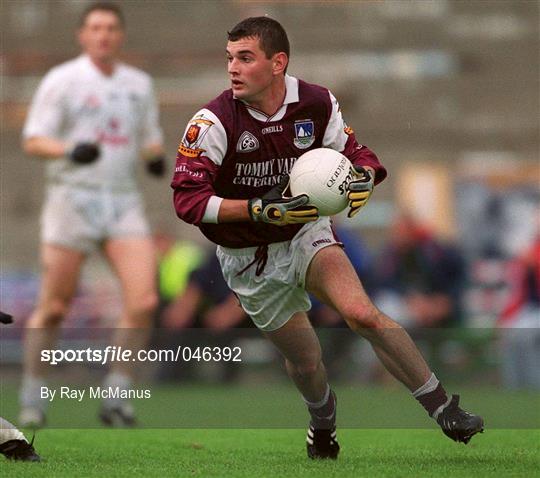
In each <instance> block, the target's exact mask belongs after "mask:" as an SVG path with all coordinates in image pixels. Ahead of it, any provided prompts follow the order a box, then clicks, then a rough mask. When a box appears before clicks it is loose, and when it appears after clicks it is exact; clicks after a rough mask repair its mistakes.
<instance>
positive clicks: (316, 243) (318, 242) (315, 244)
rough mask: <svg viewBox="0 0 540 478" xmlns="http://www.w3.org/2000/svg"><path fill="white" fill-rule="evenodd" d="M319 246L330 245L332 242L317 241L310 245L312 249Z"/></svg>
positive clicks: (328, 240)
mask: <svg viewBox="0 0 540 478" xmlns="http://www.w3.org/2000/svg"><path fill="white" fill-rule="evenodd" d="M321 244H332V241H331V240H330V239H318V240H317V241H315V242H312V243H311V245H312V246H313V247H317V246H320V245H321Z"/></svg>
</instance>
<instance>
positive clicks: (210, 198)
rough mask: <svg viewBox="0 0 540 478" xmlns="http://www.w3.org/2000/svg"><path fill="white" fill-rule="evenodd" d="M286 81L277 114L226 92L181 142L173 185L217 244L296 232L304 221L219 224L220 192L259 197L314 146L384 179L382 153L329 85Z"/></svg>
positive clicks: (184, 215) (182, 205)
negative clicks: (356, 127)
mask: <svg viewBox="0 0 540 478" xmlns="http://www.w3.org/2000/svg"><path fill="white" fill-rule="evenodd" d="M285 81H286V87H287V94H286V96H285V100H284V103H283V106H282V107H281V108H280V110H278V112H277V113H276V114H274V115H273V116H270V117H269V116H267V115H265V114H264V113H262V112H261V111H258V110H256V109H254V108H252V107H250V106H249V105H247V104H246V103H244V102H243V101H241V100H238V99H236V98H234V97H233V94H232V91H231V90H227V91H225V92H223V93H222V94H221V95H220V96H218V97H217V98H216V99H214V100H213V101H211V102H210V103H208V104H207V105H206V106H205V107H204V108H203V109H201V110H200V111H198V112H197V114H196V115H195V116H194V117H193V118H192V119H191V121H190V122H189V124H188V126H187V128H186V131H185V133H184V137H183V138H182V141H181V142H180V146H179V148H178V154H177V158H176V170H175V174H174V178H173V181H172V184H171V186H172V188H173V189H174V207H175V209H176V213H177V215H178V217H180V218H181V219H183V220H184V221H186V222H188V223H190V224H195V225H197V226H198V227H199V228H200V230H201V232H202V233H203V234H204V235H205V236H206V237H207V238H208V239H210V240H211V241H212V242H214V243H216V244H220V245H222V246H225V247H232V248H241V247H249V246H259V245H263V244H269V243H273V242H281V241H287V240H290V239H292V238H293V237H294V235H295V234H296V233H297V232H298V231H299V230H300V228H301V227H302V225H301V224H295V225H289V226H275V225H271V224H266V223H259V222H257V223H256V222H238V223H219V224H218V223H217V213H218V209H219V204H220V200H219V199H218V198H224V199H251V198H254V197H261V196H262V195H264V194H265V193H266V192H268V191H269V190H270V189H271V188H272V187H273V186H275V185H276V184H278V183H279V182H280V181H281V180H282V179H283V177H284V176H285V175H288V174H289V172H290V170H291V168H292V166H293V164H294V162H295V161H296V159H297V158H298V157H299V156H300V155H302V154H303V153H305V152H306V151H309V150H310V149H315V148H321V147H327V148H332V149H335V150H337V151H340V152H341V153H343V154H344V155H345V156H347V157H348V158H349V160H350V161H351V162H352V163H353V164H354V165H357V166H371V167H372V168H374V170H375V173H376V174H375V183H376V184H377V183H379V182H381V181H382V180H383V179H384V178H385V177H386V170H385V169H384V167H383V166H382V165H381V164H380V163H379V160H378V159H377V156H375V154H374V153H373V152H372V151H371V150H370V149H369V148H367V147H365V146H362V145H359V144H358V142H357V141H356V139H355V136H354V132H353V130H352V129H351V128H350V127H348V126H347V125H346V124H345V122H344V121H343V118H342V116H341V111H340V109H339V105H338V103H337V101H336V99H335V98H334V96H333V95H332V94H331V93H330V92H329V90H327V89H326V88H323V87H320V86H317V85H312V84H308V83H306V82H304V81H302V80H297V79H296V78H293V77H290V76H286V77H285Z"/></svg>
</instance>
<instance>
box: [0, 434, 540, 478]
mask: <svg viewBox="0 0 540 478" xmlns="http://www.w3.org/2000/svg"><path fill="white" fill-rule="evenodd" d="M339 438H340V440H341V444H342V454H341V456H340V458H339V460H338V461H337V462H326V461H324V462H313V461H311V460H308V459H307V458H306V455H305V450H304V431H303V430H231V429H229V430H187V429H183V430H154V429H152V430H96V429H92V430H60V429H56V430H44V431H41V432H40V433H39V435H38V437H37V447H38V449H39V452H40V453H41V454H42V455H43V457H44V461H43V463H40V464H35V463H9V462H2V463H0V474H1V475H2V476H3V477H11V476H13V477H16V476H20V477H32V476H39V477H43V476H54V477H59V476H69V477H72V476H88V477H94V476H95V477H109V476H118V477H123V476H126V477H128V476H129V477H134V476H145V477H147V476H148V477H151V476H161V477H168V476H195V477H197V476H201V477H211V476H215V477H224V476H227V477H250V478H252V477H272V478H278V477H304V476H305V477H310V478H314V477H332V476H336V477H349V476H350V477H353V476H354V477H360V476H369V477H419V476H421V477H431V476H433V477H437V478H439V477H440V476H441V475H442V476H449V477H450V476H452V477H456V476H460V477H475V478H476V477H487V476H490V477H510V476H523V477H533V476H538V470H539V465H540V462H539V442H540V432H539V431H537V430H493V431H488V432H486V433H484V434H483V435H481V436H478V437H475V438H474V439H473V441H472V442H471V443H470V444H469V445H467V446H464V445H461V444H455V443H453V442H451V441H449V440H448V439H447V438H446V437H444V436H443V435H442V434H441V433H440V432H438V431H436V430H351V429H348V430H342V431H341V433H340V435H339Z"/></svg>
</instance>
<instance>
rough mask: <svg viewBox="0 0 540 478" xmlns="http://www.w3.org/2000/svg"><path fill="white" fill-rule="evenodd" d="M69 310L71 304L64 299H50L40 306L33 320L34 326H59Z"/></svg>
mask: <svg viewBox="0 0 540 478" xmlns="http://www.w3.org/2000/svg"><path fill="white" fill-rule="evenodd" d="M68 310H69V304H68V302H67V301H64V300H62V299H55V300H49V301H47V302H44V303H42V304H40V305H39V306H38V310H37V314H35V315H34V317H33V320H32V326H33V327H58V326H59V325H60V324H61V323H62V321H63V320H64V317H65V316H66V315H67V313H68Z"/></svg>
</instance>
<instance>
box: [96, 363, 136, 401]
mask: <svg viewBox="0 0 540 478" xmlns="http://www.w3.org/2000/svg"><path fill="white" fill-rule="evenodd" d="M132 382H133V381H132V379H131V377H130V376H129V375H127V374H125V373H122V372H109V373H108V374H107V376H106V377H105V380H104V381H103V386H104V387H106V388H108V387H112V388H116V387H118V388H119V389H120V390H129V389H130V388H131V384H132ZM124 403H126V400H125V399H123V398H120V397H118V398H105V399H104V400H103V404H104V405H105V407H107V408H116V407H119V406H121V405H122V404H124Z"/></svg>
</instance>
